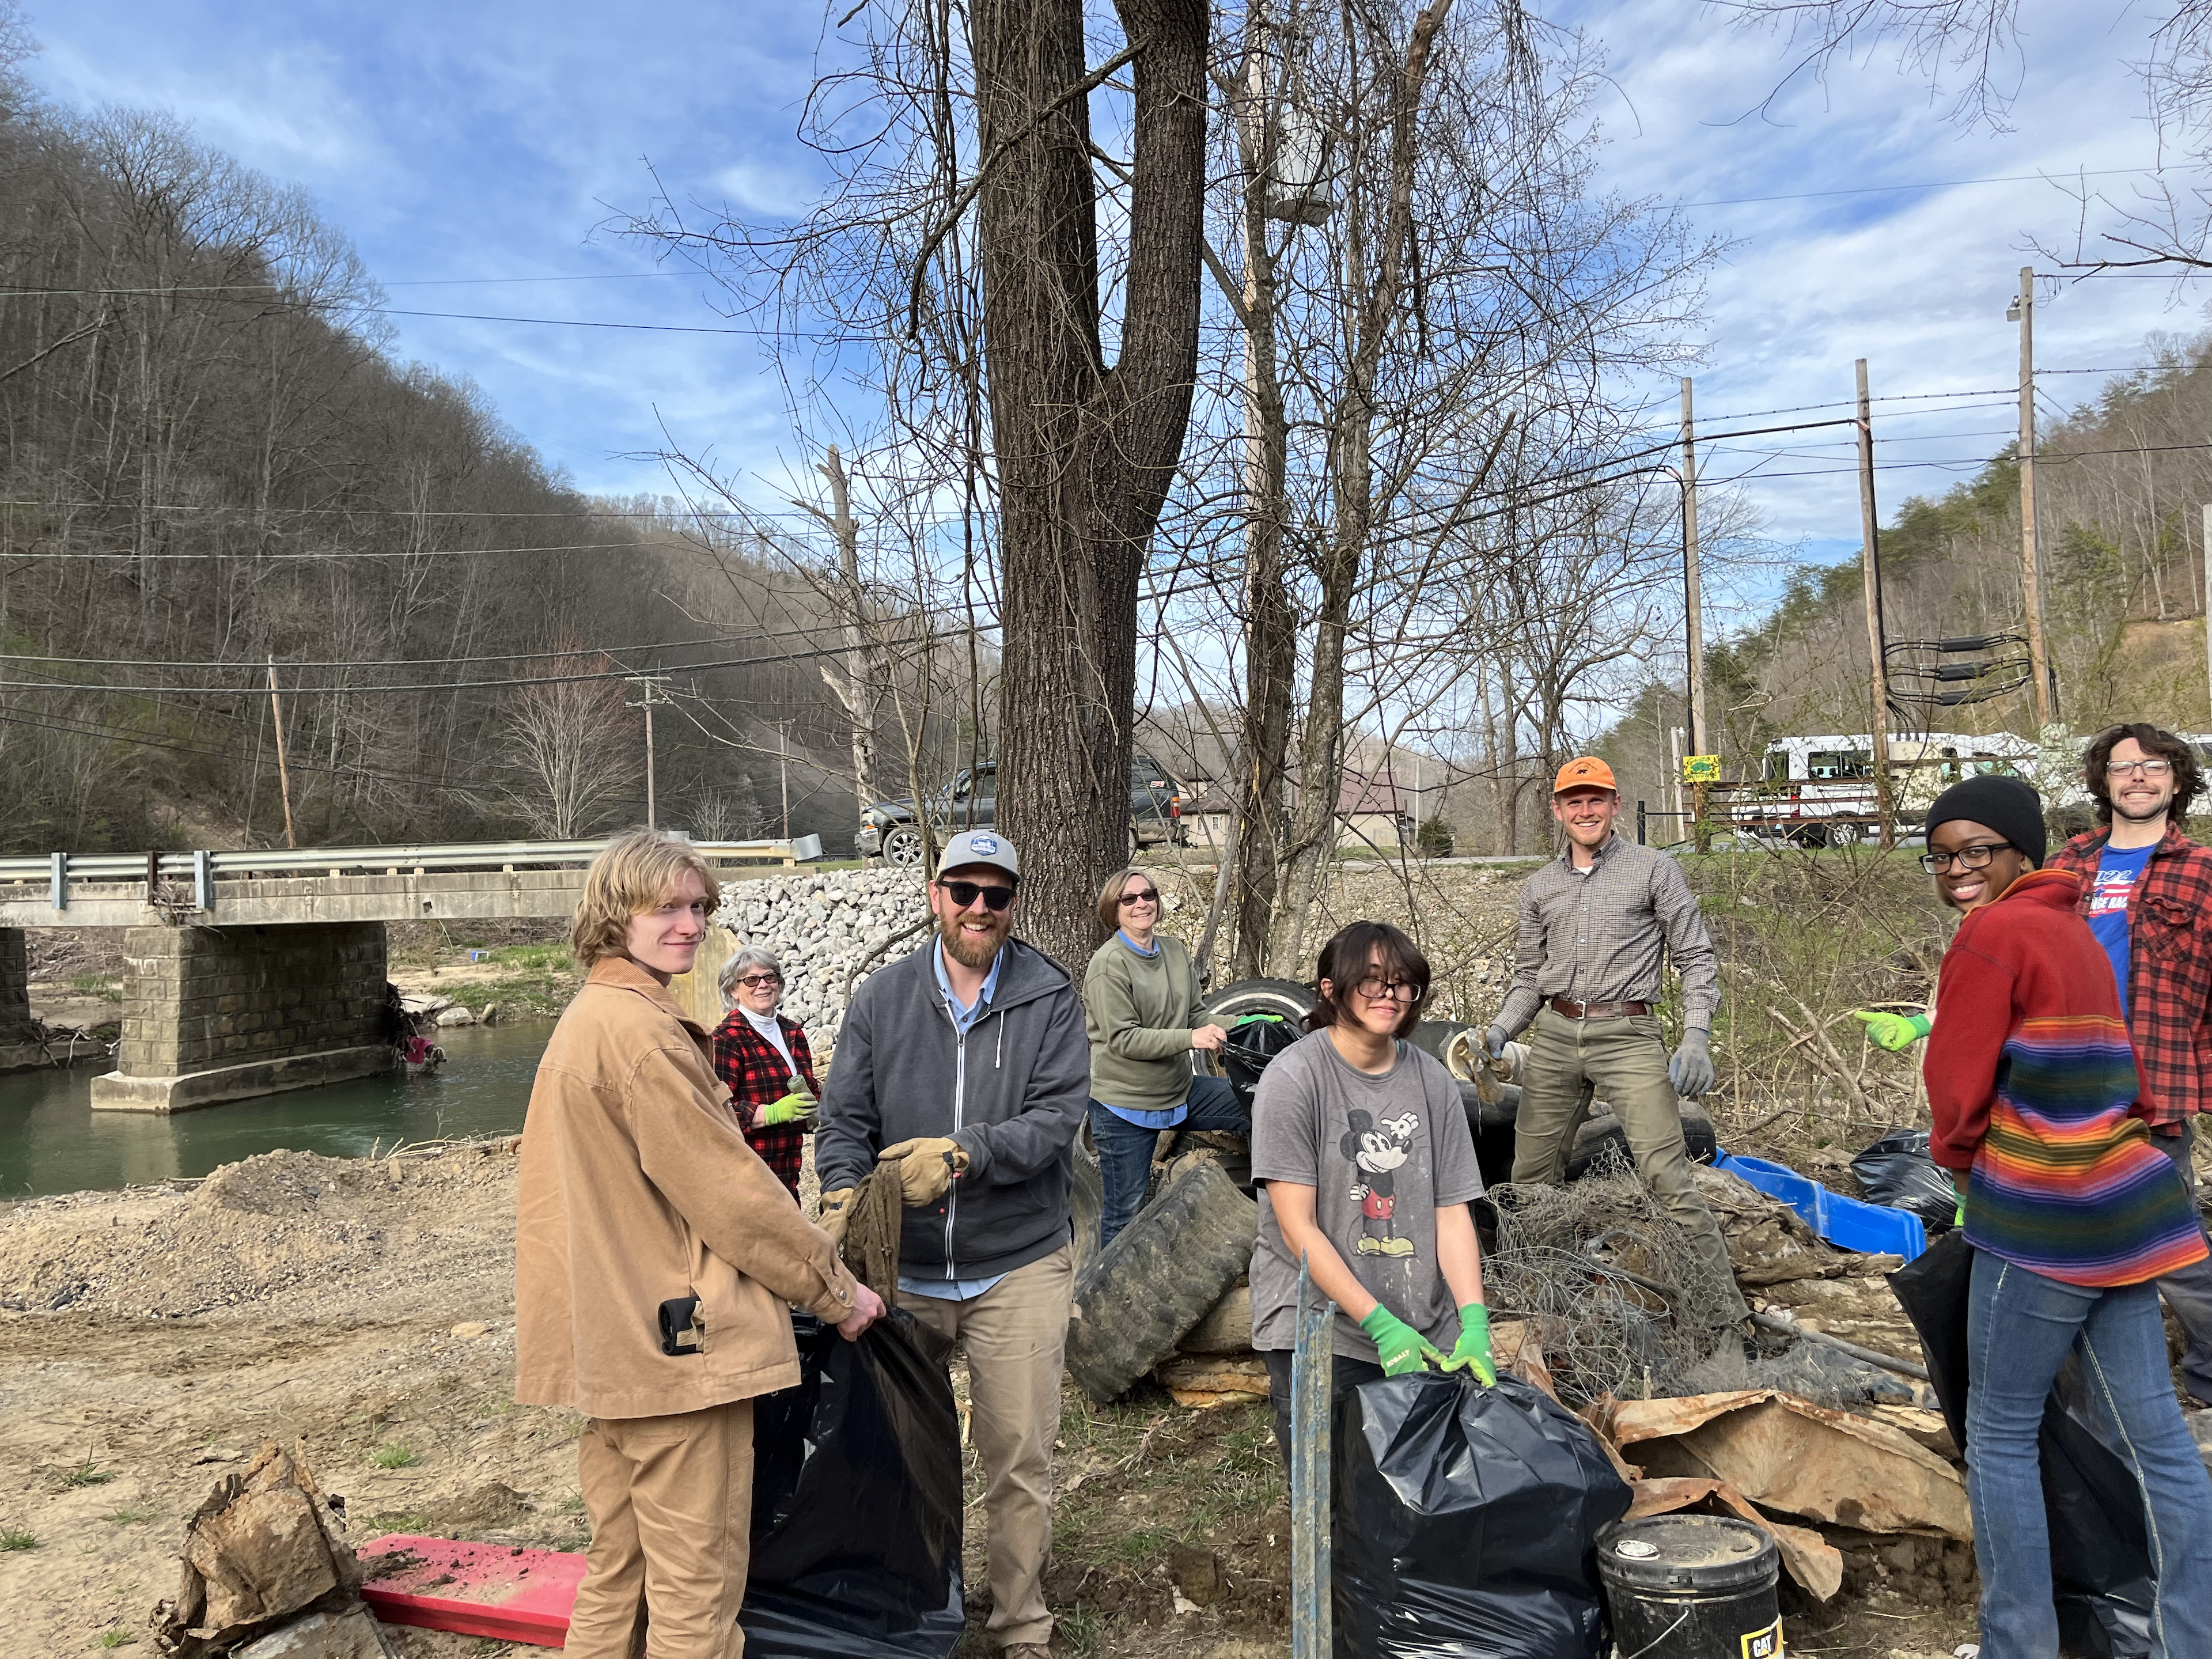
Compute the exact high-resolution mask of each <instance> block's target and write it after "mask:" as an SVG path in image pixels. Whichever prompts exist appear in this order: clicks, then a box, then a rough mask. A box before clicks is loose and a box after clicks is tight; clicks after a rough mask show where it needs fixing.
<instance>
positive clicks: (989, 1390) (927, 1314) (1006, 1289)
mask: <svg viewBox="0 0 2212 1659" xmlns="http://www.w3.org/2000/svg"><path fill="white" fill-rule="evenodd" d="M1074 1283H1075V1272H1074V1267H1073V1258H1072V1257H1071V1256H1070V1255H1069V1250H1068V1247H1067V1246H1066V1245H1065V1244H1063V1245H1061V1246H1060V1249H1057V1250H1054V1252H1053V1253H1052V1254H1051V1255H1048V1256H1046V1257H1044V1258H1043V1259H1042V1260H1041V1261H1032V1262H1030V1265H1029V1266H1028V1267H1017V1268H1016V1269H1015V1270H1014V1271H1013V1272H1012V1273H1008V1274H1007V1275H1006V1277H1005V1278H1004V1279H1000V1281H999V1282H998V1283H997V1284H995V1285H993V1286H992V1287H991V1288H990V1289H989V1290H987V1291H984V1292H983V1294H982V1295H981V1296H979V1297H975V1299H974V1300H972V1301H969V1302H946V1301H944V1300H941V1299H939V1298H937V1297H927V1296H915V1295H914V1294H912V1293H911V1292H909V1291H900V1292H899V1297H898V1305H899V1306H900V1307H902V1308H903V1309H905V1310H907V1311H908V1313H910V1314H912V1315H913V1316H915V1319H916V1320H918V1321H919V1322H921V1323H922V1324H924V1325H927V1327H929V1328H930V1329H931V1330H933V1331H935V1332H936V1333H937V1334H939V1335H940V1336H943V1337H947V1338H957V1340H958V1341H959V1343H960V1346H962V1347H963V1348H965V1349H966V1350H967V1351H968V1395H969V1406H970V1407H971V1412H972V1414H971V1416H970V1418H969V1434H970V1435H971V1436H972V1437H973V1438H974V1440H975V1450H976V1454H977V1455H979V1456H980V1457H981V1459H982V1460H983V1481H984V1486H983V1510H984V1514H985V1515H986V1516H987V1517H988V1519H989V1522H990V1528H991V1549H990V1571H989V1578H990V1584H991V1620H990V1625H989V1629H990V1632H991V1636H992V1639H993V1640H994V1641H995V1642H997V1643H998V1644H999V1645H1000V1647H1002V1648H1006V1647H1012V1646H1014V1645H1015V1644H1018V1643H1023V1642H1035V1643H1039V1644H1042V1643H1048V1642H1050V1641H1051V1640H1052V1613H1051V1611H1050V1610H1049V1609H1048V1608H1047V1607H1046V1606H1045V1604H1044V1564H1045V1558H1046V1557H1047V1556H1048V1554H1050V1553H1051V1551H1052V1443H1053V1441H1054V1438H1055V1437H1057V1436H1058V1435H1059V1433H1060V1361H1061V1350H1062V1349H1063V1348H1064V1347H1065V1346H1066V1341H1067V1305H1068V1298H1069V1292H1070V1291H1072V1290H1073V1287H1074Z"/></svg>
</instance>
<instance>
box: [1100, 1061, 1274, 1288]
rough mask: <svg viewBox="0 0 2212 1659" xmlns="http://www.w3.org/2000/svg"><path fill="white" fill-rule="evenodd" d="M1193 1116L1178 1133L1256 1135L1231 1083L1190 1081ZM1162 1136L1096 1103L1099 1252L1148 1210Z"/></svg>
mask: <svg viewBox="0 0 2212 1659" xmlns="http://www.w3.org/2000/svg"><path fill="white" fill-rule="evenodd" d="M1189 1105H1190V1110H1189V1112H1188V1114H1187V1115H1185V1116H1184V1118H1183V1121H1182V1122H1180V1123H1178V1124H1176V1126H1175V1127H1176V1128H1178V1129H1220V1130H1225V1131H1226V1132H1227V1133H1230V1134H1233V1135H1249V1134H1250V1133H1252V1118H1251V1115H1250V1114H1249V1112H1247V1111H1246V1110H1245V1109H1243V1107H1242V1106H1240V1105H1238V1104H1237V1091H1235V1090H1234V1089H1232V1088H1231V1087H1230V1086H1229V1079H1227V1078H1225V1077H1196V1078H1193V1079H1191V1080H1190V1101H1189ZM1161 1133H1162V1131H1160V1130H1158V1129H1146V1128H1144V1127H1139V1125H1137V1124H1134V1123H1132V1122H1130V1121H1129V1120H1128V1119H1127V1118H1126V1117H1121V1116H1117V1115H1115V1113H1114V1112H1113V1111H1112V1110H1110V1109H1109V1108H1108V1107H1107V1105H1106V1103H1105V1102H1103V1101H1101V1100H1094V1101H1092V1102H1091V1139H1092V1140H1093V1141H1095V1142H1096V1143H1097V1146H1098V1177H1099V1182H1100V1184H1101V1185H1102V1186H1103V1188H1105V1193H1104V1196H1103V1201H1102V1202H1101V1204H1100V1205H1099V1208H1098V1248H1099V1249H1102V1250H1103V1249H1105V1248H1106V1246H1108V1245H1109V1244H1111V1243H1113V1242H1114V1235H1115V1234H1116V1233H1118V1232H1120V1231H1121V1229H1122V1228H1124V1227H1126V1226H1127V1225H1129V1224H1130V1223H1131V1222H1132V1221H1133V1220H1135V1219H1136V1216H1137V1212H1138V1211H1139V1210H1141V1209H1143V1208H1144V1207H1145V1193H1146V1189H1147V1188H1150V1187H1151V1185H1152V1148H1153V1147H1154V1146H1156V1145H1158V1141H1159V1138H1160V1135H1161Z"/></svg>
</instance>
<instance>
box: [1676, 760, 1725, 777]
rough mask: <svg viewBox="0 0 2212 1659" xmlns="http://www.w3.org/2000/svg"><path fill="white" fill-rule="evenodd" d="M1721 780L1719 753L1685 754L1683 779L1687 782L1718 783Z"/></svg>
mask: <svg viewBox="0 0 2212 1659" xmlns="http://www.w3.org/2000/svg"><path fill="white" fill-rule="evenodd" d="M1682 781H1683V782H1685V783H1718V782H1719V781H1721V757H1719V756H1718V755H1685V756H1683V757H1682Z"/></svg>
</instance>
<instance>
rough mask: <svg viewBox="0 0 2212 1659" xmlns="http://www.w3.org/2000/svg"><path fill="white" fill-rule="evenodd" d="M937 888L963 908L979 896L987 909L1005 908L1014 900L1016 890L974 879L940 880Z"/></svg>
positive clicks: (958, 906)
mask: <svg viewBox="0 0 2212 1659" xmlns="http://www.w3.org/2000/svg"><path fill="white" fill-rule="evenodd" d="M937 888H938V890H939V892H941V893H943V894H944V895H945V897H947V898H949V899H951V901H952V902H953V904H954V906H955V907H956V908H959V909H963V910H965V909H966V908H968V907H969V905H971V904H973V903H975V901H976V900H977V899H978V898H981V900H982V901H983V904H984V907H985V908H987V909H991V910H1003V909H1005V908H1006V907H1007V906H1008V905H1010V904H1012V902H1014V890H1013V889H1012V888H1011V887H986V886H984V885H982V884H981V883H980V882H973V881H940V882H939V883H938V884H937Z"/></svg>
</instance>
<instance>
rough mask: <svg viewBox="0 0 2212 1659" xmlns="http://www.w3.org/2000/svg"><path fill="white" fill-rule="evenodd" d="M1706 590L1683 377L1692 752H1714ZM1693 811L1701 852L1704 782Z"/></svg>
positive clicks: (1706, 834)
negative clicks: (1708, 709) (1708, 719)
mask: <svg viewBox="0 0 2212 1659" xmlns="http://www.w3.org/2000/svg"><path fill="white" fill-rule="evenodd" d="M1682 611H1683V617H1684V619H1685V624H1684V625H1685V629H1686V642H1687V646H1688V649H1689V653H1690V671H1689V685H1690V752H1691V753H1692V754H1693V755H1704V754H1708V753H1710V752H1711V750H1708V749H1707V748H1706V747H1705V743H1706V739H1707V738H1708V737H1709V735H1710V733H1709V732H1707V730H1706V727H1705V588H1704V584H1703V581H1702V580H1701V578H1700V575H1699V570H1698V438H1697V425H1696V421H1695V418H1694V416H1692V412H1691V407H1690V377H1689V376H1688V375H1686V374H1685V375H1684V376H1683V377H1682ZM1690 810H1691V811H1692V814H1694V817H1692V823H1693V824H1694V825H1695V826H1696V830H1697V838H1698V850H1699V852H1700V853H1702V852H1705V851H1706V850H1707V849H1708V848H1709V847H1710V846H1711V840H1712V837H1711V832H1710V831H1709V830H1708V829H1706V828H1705V782H1704V781H1703V780H1702V779H1700V780H1699V782H1698V783H1697V784H1696V785H1695V786H1694V787H1692V791H1691V807H1690Z"/></svg>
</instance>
